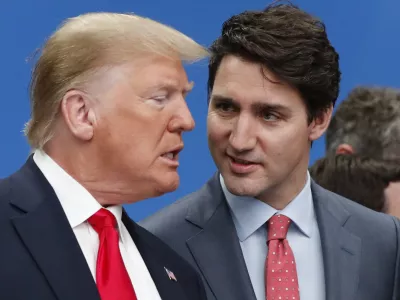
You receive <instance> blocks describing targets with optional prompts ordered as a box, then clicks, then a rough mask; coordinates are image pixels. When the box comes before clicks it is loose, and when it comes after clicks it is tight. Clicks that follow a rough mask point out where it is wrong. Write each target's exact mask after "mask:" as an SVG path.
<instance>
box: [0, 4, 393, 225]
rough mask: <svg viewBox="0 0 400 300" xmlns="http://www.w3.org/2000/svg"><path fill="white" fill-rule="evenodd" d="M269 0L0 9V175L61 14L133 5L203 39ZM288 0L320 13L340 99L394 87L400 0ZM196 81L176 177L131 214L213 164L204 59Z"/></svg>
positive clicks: (10, 162) (16, 156)
mask: <svg viewBox="0 0 400 300" xmlns="http://www.w3.org/2000/svg"><path fill="white" fill-rule="evenodd" d="M269 3H270V1H268V2H267V1H261V0H251V1H228V0H219V1H217V0H202V1H182V0H169V1H165V0H147V1H134V0H132V1H128V0H85V1H81V0H68V1H67V0H58V1H54V0H34V1H33V0H24V1H21V0H13V1H3V3H2V8H1V10H0V36H1V39H2V43H1V48H0V57H1V61H2V66H3V67H2V72H1V73H0V92H1V98H0V99H1V100H0V101H1V106H0V137H1V138H0V143H1V147H0V178H2V177H6V176H8V175H10V174H11V173H13V172H14V171H15V170H17V169H18V168H19V167H20V166H21V165H22V164H23V163H24V162H25V160H26V159H27V157H28V155H29V153H30V149H29V146H28V144H27V142H26V140H25V137H24V136H23V134H22V129H23V127H24V123H25V122H26V121H28V119H29V95H28V87H29V80H30V74H31V70H32V67H33V60H31V61H30V60H29V58H30V57H31V56H32V55H33V54H34V52H35V50H36V49H37V48H39V47H40V46H41V45H42V43H43V42H44V41H45V39H46V38H47V37H48V36H49V35H50V34H51V33H52V32H53V31H54V30H55V29H56V28H57V27H58V25H59V24H60V23H61V22H62V21H63V20H64V19H66V18H68V17H73V16H76V15H78V14H82V13H86V12H90V11H113V12H133V13H136V14H139V15H142V16H146V17H150V18H152V19H155V20H157V21H160V22H162V23H165V24H168V25H171V26H172V27H175V28H176V29H178V30H180V31H182V32H183V33H185V34H187V35H189V36H190V37H192V38H194V39H195V40H196V41H197V42H199V43H201V44H203V45H205V46H208V45H210V43H211V42H212V41H213V40H214V39H215V38H216V37H217V36H218V35H219V33H220V29H221V25H222V23H223V22H224V21H225V20H226V19H227V18H229V17H230V16H231V15H233V14H236V13H240V12H242V11H244V10H252V9H262V8H264V7H265V6H266V5H268V4H269ZM292 3H294V4H296V5H298V6H300V8H302V9H304V10H306V11H308V12H311V13H312V14H314V15H316V16H318V17H320V18H321V19H322V20H323V21H324V22H325V24H326V26H327V30H328V34H329V38H330V40H331V41H332V43H333V45H334V46H335V48H336V49H337V51H338V52H339V54H340V65H341V71H342V74H343V77H342V83H341V92H340V95H339V102H340V101H341V100H342V99H343V98H344V97H345V96H346V95H347V93H348V92H349V91H350V90H351V89H352V88H354V87H355V86H357V85H360V84H363V85H371V84H373V85H381V86H382V85H383V86H392V87H399V84H398V75H397V73H396V71H397V70H400V60H399V58H398V55H399V53H400V39H398V33H399V26H398V11H399V10H400V1H398V0H380V1H373V0H350V1H349V0H336V1H328V0H293V1H292ZM187 71H188V75H189V79H190V80H193V81H194V82H195V89H194V91H193V92H192V93H191V94H190V95H189V96H188V99H187V100H188V104H189V107H190V109H191V111H192V114H193V117H194V119H195V121H196V124H197V126H196V128H195V130H194V131H192V132H190V133H187V134H186V135H184V141H185V150H184V151H183V153H181V155H180V161H181V166H180V168H179V173H180V175H181V185H180V187H179V188H178V190H176V191H175V192H174V193H170V194H167V195H164V196H162V197H159V198H157V199H151V200H150V201H143V202H141V203H137V204H134V205H130V206H128V207H127V211H128V213H129V215H130V216H131V217H132V218H133V219H134V220H141V219H142V218H144V217H146V216H147V215H149V214H151V213H153V212H155V211H157V210H159V209H160V208H161V207H163V206H166V205H168V204H170V203H172V202H173V201H175V200H176V199H178V198H180V197H182V196H184V195H186V194H188V193H190V192H192V191H194V190H196V189H198V188H199V187H200V186H201V185H203V184H204V183H205V182H206V181H207V180H208V178H209V177H210V176H211V175H212V174H213V173H214V172H215V170H216V168H215V166H214V164H213V162H212V159H211V156H210V155H209V153H208V147H207V140H206V114H207V99H206V81H207V62H206V61H203V62H202V63H200V64H196V65H190V66H187ZM324 154H325V147H324V138H321V139H320V140H319V141H317V142H316V143H314V145H313V148H312V152H311V160H310V163H313V162H314V161H315V160H316V159H318V158H320V157H322V156H323V155H324Z"/></svg>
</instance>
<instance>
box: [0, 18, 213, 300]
mask: <svg viewBox="0 0 400 300" xmlns="http://www.w3.org/2000/svg"><path fill="white" fill-rule="evenodd" d="M207 55H208V51H207V50H206V49H205V48H203V47H202V46H200V45H199V44H197V43H196V42H195V41H193V40H192V39H190V38H189V37H187V36H185V35H183V34H182V33H180V32H178V31H176V30H174V29H172V28H170V27H168V26H165V25H162V24H160V23H158V22H155V21H152V20H150V19H147V18H143V17H140V16H137V15H130V14H119V13H88V14H84V15H80V16H77V17H74V18H71V19H68V20H66V22H64V23H63V25H62V26H61V27H60V28H59V29H58V30H57V31H56V32H55V33H54V34H52V36H51V37H50V38H49V39H48V41H47V42H46V44H45V45H44V47H43V49H42V53H41V55H40V57H39V59H38V61H37V63H36V65H35V68H34V71H33V75H32V83H31V105H32V115H31V119H30V121H29V122H28V124H27V126H26V128H25V133H26V136H27V138H28V141H29V143H30V145H31V147H32V149H33V155H31V156H30V157H29V158H28V160H27V162H26V163H25V164H24V165H23V166H22V168H21V169H20V170H18V171H16V172H15V173H14V174H12V175H11V176H9V177H8V178H5V179H2V180H1V181H0V240H1V247H0V266H1V267H0V298H1V299H7V300H27V299H37V300H56V299H57V300H100V299H101V300H117V299H118V300H150V299H151V300H160V299H163V300H168V299H169V300H178V299H180V300H193V299H198V300H203V299H205V291H204V287H203V284H202V281H201V279H200V277H199V275H198V274H197V273H196V271H195V270H194V269H193V268H192V267H191V266H190V265H189V264H188V263H187V262H185V261H184V259H182V258H181V257H180V256H179V255H178V254H176V253H175V252H174V251H173V250H172V249H171V248H170V247H168V246H167V245H166V244H165V243H163V242H162V241H161V240H160V239H158V238H157V237H155V236H154V235H152V234H151V233H150V232H148V231H147V230H145V229H143V228H142V227H140V226H139V225H137V224H136V223H135V222H133V221H132V220H131V219H130V218H129V217H128V215H127V214H126V212H125V211H124V210H123V208H122V205H123V204H129V203H134V202H137V201H141V200H144V199H146V198H150V197H155V196H158V195H162V194H164V193H168V192H171V191H173V190H175V189H176V188H177V186H178V184H179V176H178V173H177V168H178V165H179V161H178V157H179V152H180V151H181V150H182V149H183V142H182V134H183V133H184V132H185V131H189V130H191V129H193V126H194V121H193V118H192V116H191V114H190V112H189V110H188V107H187V105H186V102H185V96H186V95H187V94H188V93H189V92H190V90H191V88H192V84H191V83H190V82H189V81H188V78H187V76H186V73H185V71H184V68H183V66H182V63H183V62H186V61H187V62H192V61H196V60H198V59H201V58H203V57H206V56H207Z"/></svg>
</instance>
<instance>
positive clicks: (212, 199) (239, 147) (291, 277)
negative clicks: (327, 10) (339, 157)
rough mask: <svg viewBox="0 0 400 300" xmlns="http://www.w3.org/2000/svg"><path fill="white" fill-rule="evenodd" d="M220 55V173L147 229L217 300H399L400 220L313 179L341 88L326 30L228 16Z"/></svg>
mask: <svg viewBox="0 0 400 300" xmlns="http://www.w3.org/2000/svg"><path fill="white" fill-rule="evenodd" d="M210 50H211V58H210V61H209V73H208V74H209V80H208V92H209V106H208V117H207V131H208V143H209V149H210V152H211V155H212V157H213V160H214V162H215V164H216V166H217V168H218V171H217V172H216V174H215V175H214V176H213V177H212V178H211V179H210V180H209V181H208V182H207V183H206V184H205V185H204V186H203V187H202V188H201V189H200V190H198V191H195V192H194V193H192V194H190V195H187V196H186V197H184V198H183V199H180V200H178V201H177V202H176V203H173V204H172V205H170V206H169V207H167V208H164V209H162V210H161V211H160V212H157V213H156V214H155V215H153V216H150V217H149V218H147V219H145V220H143V221H142V222H140V224H142V225H143V226H144V227H145V228H147V229H149V230H150V231H151V232H153V233H155V234H156V235H157V236H159V237H160V238H161V239H163V240H164V241H165V242H167V243H168V244H169V245H171V246H172V247H173V248H174V249H175V250H176V251H177V252H178V253H180V254H181V255H182V256H183V257H184V258H186V259H187V260H188V261H189V262H191V263H192V265H193V266H195V267H196V268H197V270H198V271H199V272H200V273H201V274H202V276H203V280H204V283H205V285H206V291H207V296H208V299H209V300H216V299H217V300H226V299H229V300H243V299H246V300H256V299H257V300H265V299H269V300H271V299H275V300H279V299H291V300H298V299H302V300H325V299H326V300H339V299H340V300H344V299H346V300H356V299H363V300H376V299H380V300H393V299H398V298H399V297H400V294H399V291H398V290H399V284H400V282H399V272H400V267H399V261H400V243H399V241H400V227H399V220H397V219H396V218H394V217H392V216H389V215H385V214H380V213H377V212H374V211H372V210H370V209H367V208H365V207H363V206H361V205H358V204H356V203H354V202H353V201H351V200H348V199H345V198H343V197H341V196H339V195H336V194H334V193H331V192H329V191H327V190H325V189H324V188H322V187H321V186H319V185H318V184H316V183H315V182H314V181H312V180H311V178H310V176H309V173H308V165H309V155H310V148H311V144H312V142H313V141H315V140H316V139H318V138H319V137H321V136H322V135H323V134H324V132H325V131H326V128H327V127H328V124H329V122H330V119H331V114H332V110H333V106H334V105H335V102H336V99H337V97H338V93H339V83H340V70H339V56H338V54H337V52H336V51H335V49H334V47H333V46H332V44H331V43H330V41H329V39H328V37H327V32H326V30H325V25H324V23H323V22H322V21H320V20H319V19H317V18H316V17H313V16H312V15H310V14H309V13H307V12H305V11H303V10H301V9H299V8H298V7H296V6H294V5H290V4H285V3H281V2H279V1H276V2H274V3H273V4H272V5H269V6H268V7H267V8H266V9H264V10H260V11H245V12H242V13H240V14H237V15H234V16H232V17H231V18H229V19H228V20H227V21H225V22H224V24H223V25H222V32H221V35H220V36H219V37H218V38H217V40H216V41H214V43H213V44H212V46H211V49H210Z"/></svg>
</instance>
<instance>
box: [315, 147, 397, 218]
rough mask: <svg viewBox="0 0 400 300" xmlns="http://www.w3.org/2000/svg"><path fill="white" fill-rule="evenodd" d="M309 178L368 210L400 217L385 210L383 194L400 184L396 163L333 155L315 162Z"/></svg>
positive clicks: (351, 155)
mask: <svg viewBox="0 0 400 300" xmlns="http://www.w3.org/2000/svg"><path fill="white" fill-rule="evenodd" d="M310 174H311V177H312V178H313V179H314V180H315V182H316V183H317V184H319V185H320V186H322V187H323V188H325V189H327V190H329V191H331V192H334V193H336V194H339V195H341V196H343V197H346V198H348V199H351V200H353V201H355V202H357V203H359V204H361V205H363V206H366V207H368V208H370V209H373V210H376V211H379V212H384V213H388V214H391V215H394V216H396V217H398V218H399V217H400V215H399V214H398V213H399V211H392V210H391V209H392V207H390V206H388V203H387V200H386V198H387V196H386V190H387V188H388V186H389V184H390V183H397V182H399V181H400V164H399V162H398V161H383V160H375V159H373V158H370V157H362V156H359V155H356V154H333V155H328V156H326V157H324V158H322V159H320V160H318V161H316V162H315V163H314V164H313V165H312V167H311V168H310Z"/></svg>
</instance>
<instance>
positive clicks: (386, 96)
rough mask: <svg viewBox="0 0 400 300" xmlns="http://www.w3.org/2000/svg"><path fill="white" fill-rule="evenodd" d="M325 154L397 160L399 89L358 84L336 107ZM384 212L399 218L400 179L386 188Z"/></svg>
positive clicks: (399, 147) (399, 119) (399, 135)
mask: <svg viewBox="0 0 400 300" xmlns="http://www.w3.org/2000/svg"><path fill="white" fill-rule="evenodd" d="M326 151H327V153H328V155H333V154H335V153H338V154H358V155H361V156H367V157H370V158H373V159H375V160H392V161H400V90H399V89H396V88H391V87H379V86H359V87H356V88H354V89H353V90H351V91H350V93H349V95H348V96H347V98H346V99H344V100H343V102H341V103H340V105H339V106H338V108H337V111H336V113H335V114H334V116H333V117H332V121H331V123H330V125H329V127H328V129H327V133H326ZM385 199H386V200H385V205H386V208H387V210H386V211H387V212H388V213H389V214H392V215H394V216H397V217H400V181H393V182H390V183H389V185H388V187H387V188H385Z"/></svg>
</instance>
